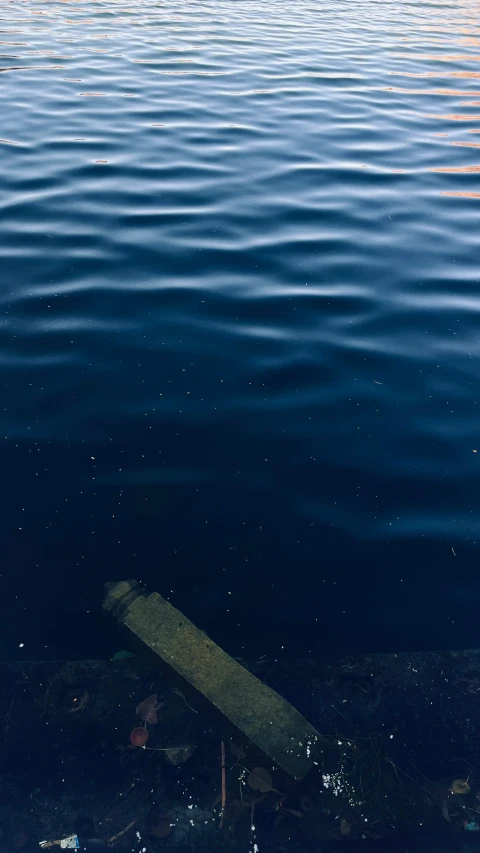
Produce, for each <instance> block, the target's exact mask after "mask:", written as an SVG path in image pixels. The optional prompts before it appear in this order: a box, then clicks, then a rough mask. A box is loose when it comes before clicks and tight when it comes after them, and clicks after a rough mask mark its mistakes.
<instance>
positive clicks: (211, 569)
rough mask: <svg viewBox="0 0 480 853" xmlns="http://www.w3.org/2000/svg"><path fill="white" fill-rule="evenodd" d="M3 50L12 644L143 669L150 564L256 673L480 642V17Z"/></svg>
mask: <svg viewBox="0 0 480 853" xmlns="http://www.w3.org/2000/svg"><path fill="white" fill-rule="evenodd" d="M0 41H1V45H0V50H1V54H2V55H1V58H0V60H1V66H2V67H1V68H0V71H1V74H0V89H1V94H0V97H1V104H2V106H1V126H0V136H1V139H0V154H1V157H0V211H1V218H0V247H1V255H2V263H1V270H0V276H1V291H0V293H1V296H0V299H1V302H0V306H1V316H2V318H3V319H2V322H1V325H0V330H1V337H0V358H1V366H2V383H1V385H2V407H1V408H2V432H3V435H4V438H3V444H2V445H1V457H0V463H1V471H2V475H3V476H2V484H3V489H2V493H3V494H2V496H3V511H2V518H3V524H2V529H3V535H2V541H3V549H2V550H3V556H2V577H1V579H0V580H1V582H2V591H3V602H4V609H5V610H6V615H5V616H4V631H3V636H2V653H3V654H4V655H6V656H15V655H16V654H17V653H18V654H19V655H22V656H25V655H26V656H27V657H38V656H42V655H45V656H55V655H62V654H71V655H74V656H81V655H83V654H99V655H102V654H106V653H109V651H111V650H112V648H113V647H112V648H111V644H112V643H113V644H115V643H117V644H118V639H116V638H112V639H110V638H109V636H108V633H107V628H106V627H105V626H104V623H103V621H102V616H101V614H100V609H99V603H100V601H101V596H102V585H103V583H104V581H105V580H108V579H118V578H122V577H125V576H130V577H137V578H140V579H142V580H143V581H144V582H145V583H147V584H148V585H149V586H150V587H154V588H157V589H158V590H159V591H160V592H162V593H164V594H167V595H170V591H172V592H171V598H172V601H173V602H174V603H175V604H176V605H177V606H179V607H181V608H183V609H184V610H185V612H187V613H188V615H189V616H190V617H191V618H192V619H193V620H194V621H195V622H197V623H198V624H199V625H201V626H202V627H204V628H205V629H206V630H208V631H209V632H210V633H212V634H213V635H214V636H215V637H217V638H219V639H221V640H222V642H225V643H226V645H227V647H229V648H230V649H232V650H235V653H236V654H243V653H245V654H247V653H249V654H251V653H255V654H257V655H260V654H262V653H271V652H272V650H273V651H274V652H275V653H278V654H287V653H289V652H292V653H295V652H308V651H316V652H318V651H319V650H322V649H325V648H332V647H334V648H345V649H349V650H360V649H387V648H390V649H391V648H415V647H417V648H428V647H430V648H431V647H439V646H444V647H445V646H447V647H448V646H450V647H453V646H458V645H472V646H473V645H476V646H478V645H479V642H480V638H479V631H478V616H477V613H478V605H479V604H480V582H479V580H478V550H477V536H478V533H479V520H480V517H479V502H478V466H479V465H480V436H479V434H478V423H479V408H480V404H479V402H478V401H479V399H480V397H479V393H480V392H479V364H478V356H479V309H480V296H479V282H480V252H479V249H480V238H479V233H480V232H479V200H480V182H479V178H478V175H477V174H475V173H478V172H480V165H479V163H480V159H479V157H478V152H477V150H476V149H478V148H479V147H480V136H476V134H478V133H480V23H479V17H478V3H477V2H474V0H459V2H425V1H424V2H397V0H335V2H332V0H315V2H309V0H296V2H295V3H294V4H291V3H285V2H283V0H255V2H252V1H251V0H248V1H247V0H228V2H227V1H226V0H223V2H217V0H215V2H213V0H212V2H204V0H197V1H196V2H178V0H177V2H175V3H174V2H172V0H166V2H158V3H154V2H147V0H140V2H134V3H132V4H125V3H124V2H121V0H120V2H115V0H105V2H92V0H79V2H75V0H72V2H60V0H46V2H44V0H14V2H5V0H0ZM477 449H478V453H477ZM5 606H6V607H5ZM20 642H23V643H25V646H24V647H23V648H22V649H21V650H20V651H17V647H18V645H19V643H20ZM44 646H46V647H47V648H44ZM283 646H284V647H285V648H284V650H283V651H282V647H283Z"/></svg>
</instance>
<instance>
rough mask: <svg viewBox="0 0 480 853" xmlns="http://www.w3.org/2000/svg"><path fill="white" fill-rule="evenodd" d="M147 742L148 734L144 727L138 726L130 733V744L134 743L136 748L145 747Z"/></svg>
mask: <svg viewBox="0 0 480 853" xmlns="http://www.w3.org/2000/svg"><path fill="white" fill-rule="evenodd" d="M147 740H148V732H147V730H146V729H144V728H143V726H137V728H136V729H132V731H131V732H130V743H133V745H134V746H145V744H146V742H147Z"/></svg>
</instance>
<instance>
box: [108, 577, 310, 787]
mask: <svg viewBox="0 0 480 853" xmlns="http://www.w3.org/2000/svg"><path fill="white" fill-rule="evenodd" d="M105 589H106V595H105V600H104V603H103V607H104V609H105V610H108V611H109V612H111V613H112V614H113V615H114V616H115V617H116V618H117V620H118V622H119V623H120V624H121V625H123V626H124V627H125V628H126V629H127V630H128V631H129V632H130V633H131V634H132V635H134V637H136V638H137V639H138V640H140V641H141V643H142V644H143V645H144V646H145V647H146V648H148V649H150V650H151V651H153V652H155V654H156V655H158V657H159V658H161V660H162V661H163V662H165V663H167V664H168V665H169V667H171V668H172V669H173V670H174V671H175V672H176V673H178V675H179V676H180V677H181V678H182V679H183V680H184V681H185V682H187V683H188V684H189V685H191V686H192V687H193V688H195V689H196V690H197V691H199V692H200V693H201V694H202V695H203V696H204V697H205V698H206V699H207V700H208V701H209V702H211V703H212V705H213V706H214V707H215V708H216V709H217V710H218V711H220V712H221V713H222V714H223V715H224V716H225V717H226V718H227V719H228V720H229V721H230V722H231V723H232V724H233V725H234V726H236V728H237V729H239V730H240V731H241V732H242V733H243V734H244V735H245V736H246V737H247V738H248V739H249V740H251V741H252V742H253V743H255V744H256V745H257V746H258V747H259V748H260V749H261V750H262V751H263V752H264V753H265V754H266V755H268V756H269V757H270V758H271V759H272V760H273V761H274V762H275V763H276V764H278V765H279V766H280V767H282V768H283V769H284V770H285V771H286V772H287V773H289V774H290V775H291V776H293V778H294V779H301V778H302V777H303V776H305V774H306V773H307V772H308V770H310V768H311V766H312V764H313V762H314V759H315V758H318V754H319V752H320V751H321V748H322V745H323V738H322V737H321V736H320V735H319V733H318V732H317V731H316V730H315V729H314V728H313V726H311V725H310V723H308V722H307V720H305V718H304V717H302V715H301V714H299V712H298V711H296V710H295V708H294V707H293V706H292V705H291V704H290V703H289V702H287V701H286V699H283V698H282V696H279V694H278V693H276V692H275V691H274V690H272V689H271V688H270V687H267V685H266V684H263V682H262V681H260V680H259V679H258V678H256V677H255V676H254V675H252V673H250V672H248V670H246V669H245V668H244V667H243V666H241V664H239V663H238V662H237V661H235V660H233V658H231V657H230V655H227V653H226V652H224V651H223V649H221V648H220V647H219V646H217V645H216V643H214V642H213V641H212V640H211V639H210V638H209V637H207V635H206V634H205V633H204V632H203V631H200V630H199V629H198V628H196V627H195V625H193V624H192V622H190V621H189V620H188V619H187V618H186V617H185V616H184V615H183V614H182V613H180V611H179V610H177V609H176V608H175V607H173V606H172V605H171V604H170V602H169V601H166V600H165V599H164V598H162V596H161V595H159V594H158V592H152V593H150V594H147V593H145V591H144V590H143V589H142V588H141V587H140V585H139V584H138V582H137V581H134V580H128V581H119V582H118V583H108V584H106V585H105Z"/></svg>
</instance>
